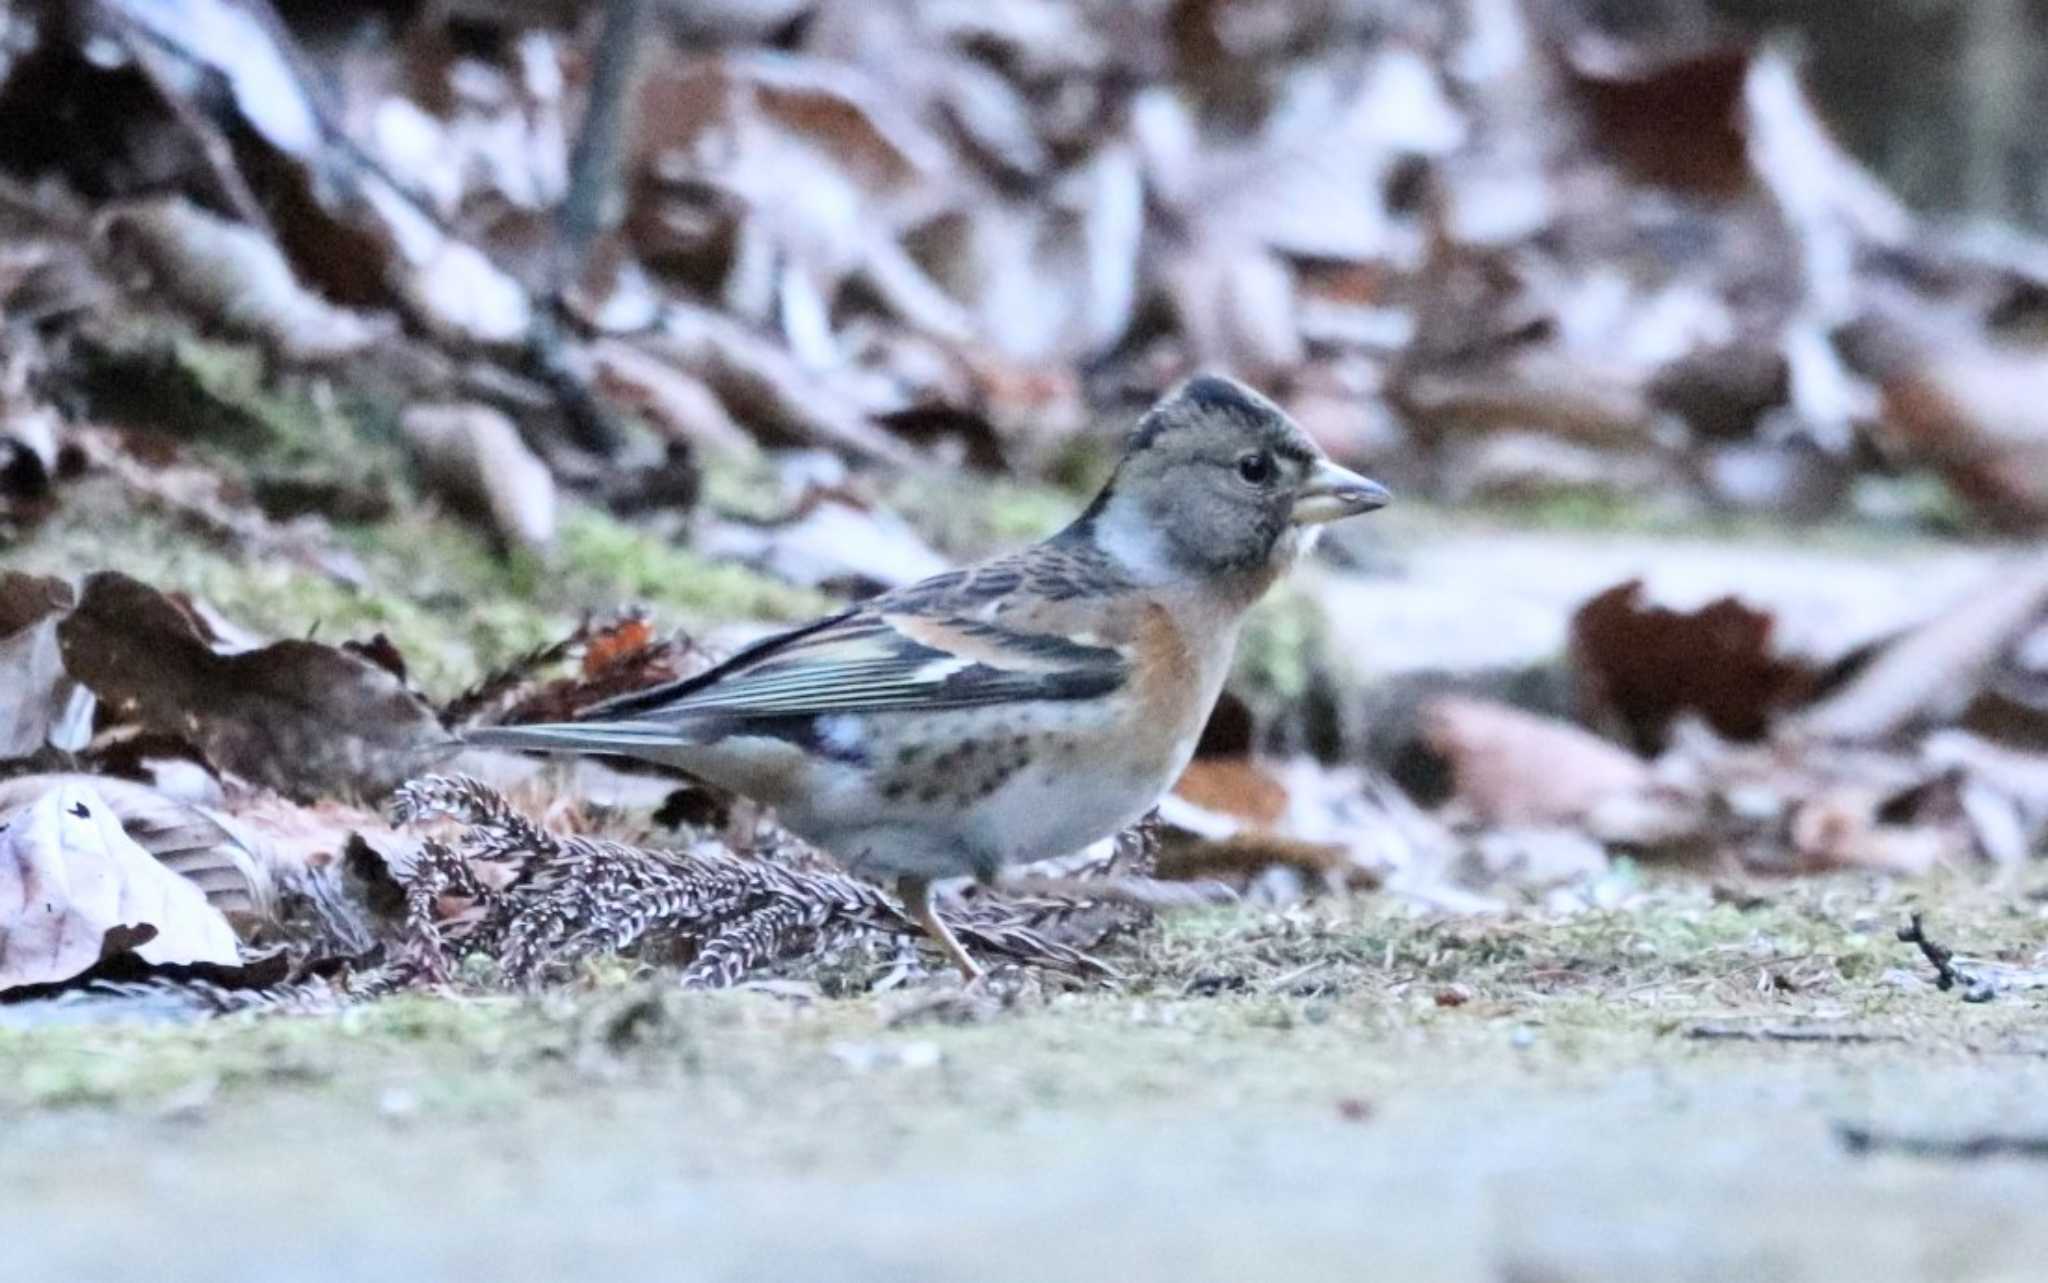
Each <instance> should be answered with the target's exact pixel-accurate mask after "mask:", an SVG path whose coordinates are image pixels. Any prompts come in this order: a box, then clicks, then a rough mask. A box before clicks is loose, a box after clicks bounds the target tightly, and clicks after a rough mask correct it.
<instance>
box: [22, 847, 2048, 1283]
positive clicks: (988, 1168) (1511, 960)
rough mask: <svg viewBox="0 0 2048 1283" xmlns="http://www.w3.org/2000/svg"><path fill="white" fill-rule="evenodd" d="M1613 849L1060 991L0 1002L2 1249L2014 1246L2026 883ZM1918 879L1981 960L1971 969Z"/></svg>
mask: <svg viewBox="0 0 2048 1283" xmlns="http://www.w3.org/2000/svg"><path fill="white" fill-rule="evenodd" d="M1629 881H1630V883H1631V885H1630V887H1629V888H1628V890H1627V892H1626V894H1624V895H1622V896H1621V897H1620V904H1619V906H1618V907H1615V908H1612V909H1605V910H1593V911H1581V912H1578V913H1576V914H1572V915H1570V916H1557V915H1550V914H1545V913H1539V912H1534V911H1529V912H1519V913H1510V914H1508V915H1506V916H1489V917H1457V916H1445V915H1441V914H1429V915H1416V914H1414V913H1412V912H1409V911H1405V910H1403V909H1401V908H1399V907H1398V906H1396V905H1393V904H1390V903H1387V902H1384V901H1381V900H1376V899H1372V898H1358V899H1354V900H1351V901H1348V902H1342V903H1335V902H1329V903H1323V904H1317V905H1310V906H1307V907H1297V908H1295V909H1291V910H1288V911H1285V912H1278V913H1258V912H1245V911H1232V912H1229V913H1221V914H1216V915H1198V916H1194V917H1182V918H1178V919H1174V920H1171V921H1170V922H1169V923H1168V924H1167V925H1165V926H1163V927H1161V928H1158V929H1156V930H1155V931H1154V932H1152V933H1150V934H1148V935H1144V936H1140V937H1138V938H1136V939H1134V940H1132V941H1129V942H1127V943H1126V944H1125V945H1123V946H1122V951H1121V952H1120V953H1118V954H1117V955H1116V961H1117V962H1118V964H1119V965H1120V966H1123V967H1124V968H1125V969H1126V970H1127V972H1128V973H1129V979H1128V981H1127V982H1126V983H1125V984H1124V985H1123V986H1121V987H1120V988H1117V989H1097V990H1091V991H1085V992H1050V993H1049V992H1046V991H1043V990H1041V989H1040V988H1039V987H1038V986H1036V985H1035V984H1034V983H1032V982H1030V981H1029V980H1026V979H1021V978H1016V977H1011V978H1010V979H1009V980H1007V981H1004V980H1003V979H1002V978H1001V976H1000V974H999V976H998V981H997V983H996V984H995V985H994V986H993V987H992V988H991V990H990V991H989V992H988V993H986V994H980V995H964V994H962V993H961V991H960V989H959V986H958V984H957V982H955V981H953V980H952V979H950V978H940V979H937V980H934V981H930V982H928V983H927V984H926V985H925V986H923V987H920V988H913V989H909V990H905V991H898V992H895V993H889V994H882V995H873V996H861V997H854V998H838V999H834V998H826V997H821V996H819V995H818V994H816V993H815V992H811V991H803V990H797V989H794V988H791V987H786V986H775V985H768V986H764V987H757V988H753V989H743V990H739V991H732V992H724V993H712V994H682V993H678V992H675V991H674V990H673V988H672V986H670V985H665V984H664V983H663V982H662V981H661V980H660V979H659V978H658V977H644V976H643V977H634V976H632V975H629V974H627V973H626V972H625V971H624V970H623V969H612V970H597V971H593V972H591V973H590V974H589V975H588V976H587V978H586V980H585V981H584V982H583V983H580V984H577V985H574V986H570V987H568V988H565V989H561V990H557V991H552V992H549V993H548V994H546V995H545V996H541V997H535V998H530V999H512V998H501V999H451V998H441V997H429V996H409V997H402V998H396V999H389V1000H385V1001H382V1002H378V1003H373V1004H369V1005H366V1006H361V1007H356V1008H352V1009H348V1010H344V1011H341V1012H339V1013H336V1014H331V1015H297V1016H281V1015H254V1014H244V1015H237V1016H230V1017H226V1018H221V1019H217V1020H213V1021H210V1022H207V1023H203V1024H179V1023H170V1022H150V1021H147V1020H142V1021H138V1020H135V1019H132V1018H124V1019H121V1020H118V1021H114V1022H111V1023H109V1022H104V1021H101V1020H97V1019H96V1020H91V1021H84V1020H81V1021H80V1022H79V1023H75V1024H74V1023H65V1022H64V1020H63V1019H62V1018H61V1016H58V1018H57V1019H53V1018H52V1017H53V1015H55V1014H57V1013H53V1012H51V1011H49V1010H43V1011H40V1012H39V1013H38V1014H37V1016H36V1017H35V1021H34V1023H33V1024H26V1023H23V1022H20V1021H16V1022H14V1023H12V1024H11V1025H8V1024H7V1022H5V1021H0V1025H5V1026H6V1027H0V1119H4V1134H5V1135H6V1137H7V1143H6V1144H5V1145H4V1146H0V1236H4V1238H5V1241H6V1243H7V1256H8V1262H9V1268H8V1270H7V1271H6V1273H7V1274H8V1276H9V1277H14V1278H21V1279H51V1280H56V1279H87V1278H100V1277H114V1276H116V1275H132V1274H133V1273H134V1271H135V1270H137V1269H138V1268H141V1267H142V1265H143V1263H144V1262H147V1271H146V1272H147V1274H148V1276H149V1277H151V1278H155V1279H218V1278H228V1277H243V1278H258V1277H261V1278H292V1279H308V1280H317V1279H329V1278H332V1279H341V1278H360V1277H366V1276H370V1275H372V1274H376V1275H382V1276H387V1277H404V1278H428V1277H446V1278H466V1277H484V1276H495V1277H500V1278H506V1279H529V1278H530V1279H553V1278H563V1277H570V1276H578V1277H613V1278H616V1277H626V1276H639V1277H667V1278H691V1279H764V1280H767V1279H797V1278H804V1279H823V1278H835V1279H836V1278H847V1279H870V1278H872V1279H878V1280H879V1279H891V1280H903V1279H950V1278H962V1277H968V1276H970V1275H971V1276H973V1277H977V1278H984V1279H1039V1278H1117V1279H1176V1280H1193V1279H1248V1278H1299V1279H1321V1278H1330V1279H1339V1278H1344V1279H1351V1278H1358V1277H1360V1276H1361V1271H1370V1273H1371V1274H1372V1275H1373V1276H1375V1277H1383V1278H1398V1279H1409V1280H1435V1279H1445V1280H1462V1279H1483V1280H1503V1281H1506V1280H1513V1281H1515V1283H1537V1281H1546V1283H1547V1281H1551V1280H1642V1279H1660V1280H1682V1279H1703V1280H1704V1279H1716V1280H1719V1279H1744V1280H1830V1279H1847V1278H1856V1279H1894V1278H1896V1279H1926V1280H1978V1279H1983V1280H1990V1279H2009V1280H2015V1281H2017V1280H2021V1279H2024V1278H2037V1277H2039V1274H2038V1270H2039V1262H2040V1261H2041V1260H2043V1259H2048V1257H2044V1254H2048V1220H2044V1219H2043V1218H2042V1217H2041V1216H2040V1215H2039V1210H2040V1207H2041V1206H2042V1199H2043V1195H2044V1194H2048V1025H2044V1022H2043V1020H2042V1016H2043V1000H2042V997H2041V996H2040V995H2041V993H2042V992H2044V991H2041V990H2035V989H2031V988H2029V987H2028V985H2029V984H2030V983H2031V981H2032V977H2033V975H2034V973H2033V972H2032V971H2030V970H2029V969H2028V967H2027V964H2028V963H2029V962H2030V961H2031V960H2033V959H2034V958H2035V957H2036V955H2037V952H2038V949H2039V939H2040V935H2041V924H2042V921H2043V918H2044V912H2048V911H2044V909H2043V896H2042V893H2043V892H2044V891H2048V884H2041V885H2032V884H2023V885H2000V886H1996V887H1993V886H1988V885H1986V884H1984V883H1983V881H1982V880H1981V879H1975V878H1964V877H1961V876H1944V877H1937V878H1935V879H1932V880H1923V881H1919V882H1915V883H1895V882H1890V881H1886V880H1882V879H1875V878H1870V877H1863V876H1857V877H1850V876H1836V877H1829V878H1821V879H1812V880H1802V881H1798V882H1763V883H1748V882H1744V883H1741V884H1729V883H1725V882H1723V883H1712V884H1709V883H1706V882H1703V881H1701V880H1699V879H1684V880H1676V879H1673V878H1671V877H1669V876H1666V875H1631V877H1630V879H1629ZM2036 881H2037V882H2038V879H2036ZM1916 910H1917V911H1921V912H1923V913H1924V914H1925V915H1926V920H1927V923H1928V931H1929V934H1931V935H1934V936H1936V937H1937V938H1938V939H1945V940H1946V942H1947V943H1949V944H1951V945H1952V946H1954V947H1955V948H1956V949H1957V951H1958V952H1959V953H1967V954H1969V955H1970V956H1972V957H1974V958H1976V959H1979V960H1985V961H1988V962H1992V963H1997V962H2000V961H2003V962H2007V963H2011V964H2014V966H2015V968H2016V969H2015V970H2012V971H2010V972H2009V973H2007V975H2006V980H2005V982H2004V983H2002V984H2001V985H2000V986H1999V987H1998V992H1996V993H1995V994H1994V995H1993V996H1991V997H1990V1000H1989V1001H1976V1002H1966V1001H1964V1000H1963V999H1962V997H1961V996H1960V994H1959V993H1958V992H1957V991H1953V990H1952V991H1948V992H1943V991H1940V990H1938V989H1937V988H1936V987H1935V986H1934V985H1933V984H1932V983H1931V977H1932V974H1933V973H1932V970H1931V969H1930V968H1929V967H1928V966H1927V965H1926V964H1925V962H1924V961H1923V960H1922V958H1921V957H1920V955H1919V954H1918V952H1917V951H1916V950H1915V949H1914V948H1913V946H1911V945H1908V944H1904V943H1901V942H1899V941H1898V940H1897V938H1896V934H1895V933H1896V929H1897V928H1898V927H1899V926H1900V925H1902V924H1904V923H1905V922H1906V921H1907V919H1908V916H1909V914H1910V913H1912V912H1914V911H1916ZM62 1010H63V1009H62V1008H59V1009H58V1012H61V1011H62ZM89 1010H90V1009H88V1008H79V1009H78V1012H79V1014H80V1015H83V1014H84V1013H85V1012H87V1011H89Z"/></svg>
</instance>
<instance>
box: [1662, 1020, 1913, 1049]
mask: <svg viewBox="0 0 2048 1283" xmlns="http://www.w3.org/2000/svg"><path fill="white" fill-rule="evenodd" d="M1685 1036H1686V1037H1688V1038H1695V1039H1699V1040H1701V1041H1719V1042H1815V1043H1834V1044H1837V1045H1841V1046H1860V1045H1863V1044H1868V1043H1880V1042H1904V1041H1906V1036H1905V1035H1904V1034H1888V1033H1873V1032H1871V1031H1870V1030H1868V1029H1819V1028H1815V1027H1813V1026H1811V1025H1766V1026H1764V1027H1763V1028H1761V1029H1743V1028H1740V1027H1736V1026H1730V1025H1694V1026H1693V1027H1692V1028H1690V1029H1688V1030H1686V1031H1685Z"/></svg>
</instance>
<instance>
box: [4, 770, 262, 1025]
mask: <svg viewBox="0 0 2048 1283" xmlns="http://www.w3.org/2000/svg"><path fill="white" fill-rule="evenodd" d="M129 950H132V951H134V952H135V953H136V954H138V955H139V956H140V957H141V958H142V959H143V960H144V961H146V962H152V963H191V962H210V963H219V964H223V965H232V964H234V963H237V962H239V961H240V960H241V950H240V947H239V945H238V944H237V942H236V939H235V933H234V931H233V930H232V929H231V928H229V926H228V923H227V919H226V918H224V917H222V916H221V914H220V912H219V911H218V910H216V909H215V908H213V906H211V905H209V904H208V903H207V902H206V897H205V896H204V895H203V894H202V893H201V892H200V890H199V888H198V887H197V886H195V885H194V884H192V883H191V882H189V881H187V880H185V879H184V878H182V877H180V876H178V875H177V874H175V873H173V872H171V871H170V870H169V869H167V868H166V867H164V865H162V864H161V863H159V862H158V861H156V860H155V859H152V858H151V857H150V855H149V853H148V852H146V851H144V850H143V849H142V848H141V847H140V846H138V845H136V843H135V841H134V840H133V839H132V838H130V837H129V836H128V835H127V834H126V833H125V832H123V831H122V828H121V825H120V823H119V822H118V820H117V819H116V818H115V816H114V812H113V809H112V808H111V807H109V806H108V805H107V803H106V802H105V800H104V799H103V798H101V796H100V795H99V793H98V792H97V791H96V790H95V789H94V788H93V787H92V786H91V785H89V784H86V783H83V782H79V781H65V782H62V783H59V784H58V785H56V786H55V787H53V788H51V789H49V790H48V791H47V792H45V793H43V794H42V796H40V797H39V798H37V799H36V800H35V801H34V802H32V803H30V804H29V805H28V806H26V807H24V808H22V809H20V810H17V811H15V812H13V813H12V814H11V815H9V816H7V817H5V819H4V821H0V993H4V992H5V991H7V990H10V989H15V988H18V987H20V986H24V985H44V984H52V983H56V982H60V981H64V980H69V979H71V978H72V977H74V976H76V975H78V974H80V973H82V972H84V971H86V970H88V969H90V968H91V967H93V966H94V965H96V964H97V963H99V962H100V961H101V960H102V958H103V957H105V956H106V955H107V954H108V953H110V952H116V953H118V952H124V951H129Z"/></svg>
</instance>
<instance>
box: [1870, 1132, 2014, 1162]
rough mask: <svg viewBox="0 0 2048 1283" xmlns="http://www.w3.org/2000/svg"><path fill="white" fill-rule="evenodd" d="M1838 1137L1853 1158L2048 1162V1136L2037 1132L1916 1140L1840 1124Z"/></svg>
mask: <svg viewBox="0 0 2048 1283" xmlns="http://www.w3.org/2000/svg"><path fill="white" fill-rule="evenodd" d="M1835 1137H1836V1138H1837V1139H1838V1140H1840V1141H1841V1142H1842V1147H1843V1148H1844V1149H1847V1150H1848V1151H1849V1152H1850V1153H1852V1154H1859V1155H1860V1154H1883V1153H1889V1154H1903V1155H1905V1156H1906V1157H1908V1158H1941V1159H1948V1160H1951V1161H1954V1162H1965V1163H1967V1162H1976V1161H1978V1160H1980V1159H1986V1158H2039V1159H2048V1135H2043V1134H2041V1133H2037V1132H1975V1133H1971V1134H1968V1135H1963V1136H1914V1135H1911V1134H1908V1133H1905V1132H1887V1131H1880V1130H1879V1129H1877V1128H1874V1127H1862V1126H1858V1125H1855V1124H1852V1123H1836V1124H1835Z"/></svg>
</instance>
